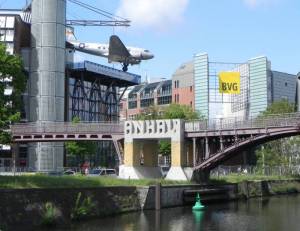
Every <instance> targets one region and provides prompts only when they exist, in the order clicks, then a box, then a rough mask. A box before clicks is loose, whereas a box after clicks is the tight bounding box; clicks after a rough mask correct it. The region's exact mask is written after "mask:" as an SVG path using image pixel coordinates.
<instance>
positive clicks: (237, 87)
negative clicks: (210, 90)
mask: <svg viewBox="0 0 300 231" xmlns="http://www.w3.org/2000/svg"><path fill="white" fill-rule="evenodd" d="M219 92H220V93H225V94H240V92H241V76H240V73H239V72H220V74H219Z"/></svg>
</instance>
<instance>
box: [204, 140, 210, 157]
mask: <svg viewBox="0 0 300 231" xmlns="http://www.w3.org/2000/svg"><path fill="white" fill-rule="evenodd" d="M208 158H209V139H208V137H205V160H206V159H208Z"/></svg>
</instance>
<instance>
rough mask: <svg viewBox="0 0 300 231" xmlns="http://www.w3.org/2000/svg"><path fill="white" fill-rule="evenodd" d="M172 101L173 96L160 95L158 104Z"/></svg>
mask: <svg viewBox="0 0 300 231" xmlns="http://www.w3.org/2000/svg"><path fill="white" fill-rule="evenodd" d="M171 102H172V96H162V97H158V99H157V104H158V105H163V104H170V103H171Z"/></svg>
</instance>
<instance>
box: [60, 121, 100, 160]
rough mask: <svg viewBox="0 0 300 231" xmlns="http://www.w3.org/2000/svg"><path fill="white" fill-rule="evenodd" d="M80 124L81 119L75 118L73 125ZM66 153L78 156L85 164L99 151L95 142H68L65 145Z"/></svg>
mask: <svg viewBox="0 0 300 231" xmlns="http://www.w3.org/2000/svg"><path fill="white" fill-rule="evenodd" d="M79 122H80V118H79V117H74V118H73V120H72V123H74V124H76V123H79ZM65 148H66V151H67V153H68V154H69V155H74V156H77V157H78V158H79V159H80V161H81V162H82V163H83V162H84V161H85V160H86V159H87V158H88V157H89V156H92V155H94V154H95V153H96V151H97V143H96V142H95V141H68V142H66V143H65Z"/></svg>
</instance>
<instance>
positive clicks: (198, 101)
mask: <svg viewBox="0 0 300 231" xmlns="http://www.w3.org/2000/svg"><path fill="white" fill-rule="evenodd" d="M194 66H195V67H194V74H195V80H194V83H195V110H197V111H199V112H200V113H201V114H202V115H204V116H205V117H206V118H208V119H214V118H226V117H240V118H241V119H247V118H249V117H251V116H254V117H255V116H257V115H258V114H259V113H260V112H262V111H264V110H265V109H266V108H267V106H268V105H270V104H271V103H273V102H275V101H278V100H280V99H287V100H288V101H289V102H290V103H296V85H297V79H296V75H293V74H288V73H283V72H278V71H274V70H272V69H271V62H270V61H269V60H268V58H267V57H265V56H260V57H256V58H253V59H250V60H248V61H247V62H245V63H225V62H215V61H210V60H209V57H208V54H207V53H201V54H196V55H195V57H194ZM221 71H229V72H230V71H237V72H239V73H240V81H241V92H240V94H223V93H219V79H218V78H219V77H218V75H219V73H220V72H221Z"/></svg>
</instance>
